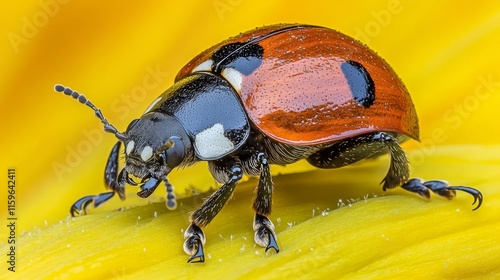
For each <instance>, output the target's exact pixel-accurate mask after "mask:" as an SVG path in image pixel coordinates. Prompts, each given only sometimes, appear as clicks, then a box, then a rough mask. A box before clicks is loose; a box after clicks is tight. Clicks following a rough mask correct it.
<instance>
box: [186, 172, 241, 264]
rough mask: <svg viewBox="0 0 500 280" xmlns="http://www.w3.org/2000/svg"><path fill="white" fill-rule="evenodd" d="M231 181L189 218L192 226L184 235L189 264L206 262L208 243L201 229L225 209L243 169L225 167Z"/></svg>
mask: <svg viewBox="0 0 500 280" xmlns="http://www.w3.org/2000/svg"><path fill="white" fill-rule="evenodd" d="M225 168H226V170H227V174H228V175H229V180H228V181H227V182H226V183H225V184H224V185H222V186H221V187H220V188H219V189H218V190H217V191H216V192H215V193H213V194H212V195H211V196H210V197H209V198H208V199H207V200H206V201H205V202H204V203H203V205H201V207H200V208H198V209H197V210H196V211H194V212H193V213H192V214H191V217H190V218H189V219H190V221H191V225H190V226H189V227H188V229H187V230H186V231H185V233H184V238H185V241H184V251H185V252H186V253H187V254H188V255H191V257H189V259H188V262H204V261H205V257H204V253H203V245H204V244H205V242H206V238H205V234H204V233H203V230H202V229H201V228H203V227H205V226H206V225H208V224H209V223H210V222H211V221H212V219H213V218H215V216H216V215H217V214H218V213H219V211H220V210H222V208H223V207H224V205H225V204H226V202H227V201H228V199H229V197H231V194H232V193H233V190H234V188H235V187H236V184H237V183H238V181H239V180H241V177H242V176H243V171H242V169H241V167H240V166H239V165H238V164H236V163H233V165H232V166H231V167H225Z"/></svg>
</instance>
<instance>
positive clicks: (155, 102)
mask: <svg viewBox="0 0 500 280" xmlns="http://www.w3.org/2000/svg"><path fill="white" fill-rule="evenodd" d="M161 99H162V97H161V96H160V97H158V98H156V99H155V101H153V103H151V105H149V106H148V108H147V109H146V111H145V112H144V114H146V113H148V112H149V111H151V109H153V107H154V106H155V105H156V104H158V102H160V100H161ZM144 114H143V115H144Z"/></svg>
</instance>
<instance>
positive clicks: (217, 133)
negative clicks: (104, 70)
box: [55, 24, 483, 262]
mask: <svg viewBox="0 0 500 280" xmlns="http://www.w3.org/2000/svg"><path fill="white" fill-rule="evenodd" d="M55 90H56V91H58V92H63V93H65V94H67V95H71V96H72V97H74V98H76V99H78V100H79V101H80V102H82V103H84V104H86V105H87V106H89V107H90V108H92V109H93V110H94V111H95V114H96V116H97V117H98V118H99V119H100V120H101V122H102V123H103V124H104V129H105V131H106V132H110V133H112V134H114V135H115V136H116V137H117V138H118V140H119V141H118V142H117V143H116V145H115V146H114V147H113V149H112V151H111V154H110V156H109V158H108V162H107V164H106V168H105V184H106V186H107V188H108V189H110V190H112V192H107V193H102V194H99V195H95V196H94V195H92V196H86V197H83V198H81V199H80V200H78V201H77V202H76V203H74V204H73V206H72V207H71V214H72V215H73V216H74V215H77V214H85V208H86V207H87V205H88V204H90V203H92V202H93V203H94V206H96V207H97V206H98V205H100V204H102V203H103V202H105V201H107V200H109V199H110V198H111V197H113V196H114V194H115V193H117V194H118V195H119V197H120V198H121V199H125V195H124V194H125V191H124V188H125V185H126V184H130V185H134V186H135V185H138V183H137V182H135V181H134V180H133V179H132V178H131V177H130V174H132V175H133V176H135V177H137V178H139V179H141V180H142V181H141V183H140V186H139V188H140V191H139V192H138V193H137V194H138V195H139V196H140V197H148V196H149V195H151V193H153V191H154V190H155V189H156V187H157V186H158V185H159V184H160V183H161V182H164V184H165V186H166V188H167V207H168V208H170V209H174V208H175V207H176V202H175V196H174V194H173V187H172V185H171V184H170V183H169V181H168V179H167V175H168V174H169V173H170V172H171V171H172V170H173V169H175V168H176V167H184V166H189V165H192V164H194V163H196V162H199V161H207V162H208V166H209V170H210V172H211V174H212V176H213V177H214V178H215V179H216V180H217V181H218V182H220V183H221V184H222V186H221V187H220V188H219V189H218V190H217V191H216V192H215V193H213V194H212V195H211V196H210V197H209V198H208V199H207V200H206V201H205V202H204V203H203V205H201V207H200V208H198V209H197V210H195V211H194V212H193V213H192V214H191V216H190V222H191V225H190V226H189V227H188V228H187V230H186V231H185V233H184V237H185V242H184V250H185V252H186V253H187V254H189V255H190V258H189V259H188V262H204V260H205V257H204V249H203V246H204V244H205V242H206V239H205V234H204V233H203V231H202V228H203V227H205V226H206V225H208V224H209V223H210V222H211V221H212V219H213V218H215V216H216V215H217V214H218V213H219V211H220V210H221V209H222V208H223V206H224V204H225V203H226V202H227V200H228V199H229V197H230V196H231V194H232V192H233V190H234V188H235V187H236V184H237V183H238V181H239V180H240V179H241V178H242V176H243V174H248V175H251V176H257V177H259V182H258V186H257V189H256V195H255V199H254V202H253V209H254V211H255V218H254V221H253V228H254V230H255V242H256V243H257V244H258V245H260V246H263V247H265V248H266V251H267V250H269V249H270V248H273V249H274V250H276V252H278V251H279V247H278V243H277V242H276V234H275V232H274V225H273V223H272V222H271V221H270V220H269V219H268V216H269V214H270V213H271V207H272V194H273V182H272V178H271V173H270V164H290V163H293V162H296V161H298V160H301V159H306V160H307V161H308V162H309V163H310V164H311V165H313V166H315V167H318V168H339V167H342V166H346V165H349V164H352V163H354V162H357V161H359V160H362V159H366V158H373V157H376V156H379V155H381V154H386V153H389V155H390V158H391V163H390V167H389V170H388V172H387V175H386V176H385V178H384V179H383V181H382V183H383V189H384V190H386V189H392V188H395V187H398V186H400V187H402V188H403V189H405V190H408V191H410V192H414V193H417V194H419V195H421V196H423V197H426V198H429V197H430V191H432V192H434V193H436V194H437V195H439V196H442V197H446V198H448V199H452V198H453V197H455V195H456V191H457V190H459V191H464V192H467V193H469V194H471V195H472V196H473V197H474V202H473V205H474V204H475V203H476V202H477V203H478V204H477V207H476V208H475V209H477V208H479V207H480V206H481V203H482V200H483V197H482V194H481V192H479V191H478V190H476V189H474V188H471V187H465V186H448V185H447V184H446V183H445V182H444V181H426V182H425V181H421V180H420V179H410V177H409V176H410V174H409V168H408V160H407V158H406V156H405V153H404V151H403V149H402V148H401V147H400V145H399V144H400V143H401V142H402V141H404V140H406V139H408V138H413V139H415V140H418V137H419V128H418V119H417V114H416V112H415V108H414V106H413V103H412V100H411V98H410V95H409V94H408V91H407V89H406V87H405V86H404V84H403V83H402V81H401V80H400V79H399V78H398V76H397V75H396V73H395V72H394V71H393V70H392V68H391V67H390V66H389V65H388V64H387V63H386V62H385V61H384V60H383V59H382V58H380V57H379V56H378V55H377V54H376V53H375V52H373V51H372V50H370V49H369V48H368V47H366V46H365V45H363V44H361V43H360V42H358V41H356V40H354V39H353V38H351V37H349V36H346V35H344V34H342V33H339V32H337V31H334V30H331V29H328V28H324V27H319V26H310V25H294V24H279V25H272V26H266V27H261V28H257V29H254V30H251V31H248V32H245V33H242V34H240V35H238V36H236V37H233V38H230V39H228V40H226V41H223V42H221V43H219V44H217V45H215V46H213V47H211V48H209V49H208V50H206V51H204V52H203V53H201V54H200V55H198V56H196V57H195V58H194V59H193V60H191V61H190V62H189V63H188V64H187V65H186V66H184V67H183V68H182V69H181V70H180V72H179V74H178V75H177V77H176V79H175V84H174V85H173V86H172V87H171V88H169V89H167V90H166V91H165V92H164V93H163V94H162V95H161V96H160V97H158V98H157V99H156V100H155V101H153V103H152V104H151V105H150V106H149V108H148V109H147V110H146V112H145V113H144V114H143V115H142V116H141V117H140V118H139V119H136V120H133V121H132V122H131V123H130V125H129V126H128V128H127V129H126V131H125V132H123V133H121V132H118V130H117V129H116V128H115V127H114V126H113V125H111V124H110V123H109V122H108V121H107V120H106V119H105V118H104V116H103V115H102V113H101V111H100V110H99V109H98V108H96V107H95V106H94V105H93V104H92V103H91V102H90V101H89V100H87V99H86V98H85V97H84V96H83V95H81V94H79V93H77V92H75V91H73V90H71V89H69V88H66V87H64V86H61V85H56V87H55ZM122 143H123V144H124V146H125V167H124V168H123V169H121V171H120V172H118V169H119V168H118V158H119V151H120V147H121V144H122ZM475 209H474V210H475Z"/></svg>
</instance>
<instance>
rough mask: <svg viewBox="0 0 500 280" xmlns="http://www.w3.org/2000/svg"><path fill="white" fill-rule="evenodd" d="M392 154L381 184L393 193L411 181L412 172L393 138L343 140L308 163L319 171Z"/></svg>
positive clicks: (376, 135)
mask: <svg viewBox="0 0 500 280" xmlns="http://www.w3.org/2000/svg"><path fill="white" fill-rule="evenodd" d="M385 148H387V149H388V150H389V153H390V156H391V163H390V167H389V170H388V171H387V174H386V175H385V177H384V179H383V180H382V183H383V184H384V185H383V189H384V190H386V189H392V188H395V187H397V186H400V185H401V184H403V183H404V182H406V181H407V180H408V177H409V175H410V170H409V167H408V160H407V158H406V155H405V152H404V150H403V149H402V148H401V147H400V146H399V143H398V141H397V140H396V139H394V138H393V137H392V136H391V135H389V134H388V133H386V132H375V133H369V134H365V135H360V136H357V137H353V138H349V139H346V140H342V141H340V142H338V143H336V144H334V145H332V146H329V147H327V148H325V149H323V150H320V151H318V152H317V153H315V154H312V155H311V156H309V158H308V159H307V160H308V162H309V163H310V164H311V165H313V166H316V167H318V168H339V167H342V166H346V165H350V164H352V163H355V162H357V161H360V160H362V159H365V158H370V157H373V156H375V155H378V154H381V151H383V150H384V149H385Z"/></svg>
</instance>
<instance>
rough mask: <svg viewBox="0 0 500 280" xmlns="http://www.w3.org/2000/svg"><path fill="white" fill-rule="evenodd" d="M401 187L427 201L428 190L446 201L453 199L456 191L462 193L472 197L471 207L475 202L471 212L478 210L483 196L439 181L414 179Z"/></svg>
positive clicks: (474, 191)
mask: <svg viewBox="0 0 500 280" xmlns="http://www.w3.org/2000/svg"><path fill="white" fill-rule="evenodd" d="M401 187H402V188H403V189H405V190H407V191H410V192H414V193H417V194H419V195H420V196H423V197H425V198H427V199H428V198H429V197H430V194H429V190H431V191H432V192H433V193H435V194H437V195H439V196H441V197H444V198H446V199H453V198H455V196H456V191H463V192H466V193H468V194H470V195H472V196H473V197H474V201H473V202H472V205H474V204H476V202H477V206H476V208H474V209H472V210H476V209H478V208H479V207H481V204H482V203H483V195H482V194H481V192H480V191H478V190H476V189H474V188H471V187H465V186H448V183H446V182H445V181H441V180H432V181H423V180H421V179H418V178H414V179H410V180H408V182H405V183H404V184H403V185H402V186H401Z"/></svg>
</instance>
